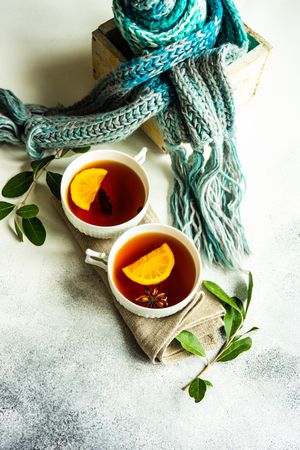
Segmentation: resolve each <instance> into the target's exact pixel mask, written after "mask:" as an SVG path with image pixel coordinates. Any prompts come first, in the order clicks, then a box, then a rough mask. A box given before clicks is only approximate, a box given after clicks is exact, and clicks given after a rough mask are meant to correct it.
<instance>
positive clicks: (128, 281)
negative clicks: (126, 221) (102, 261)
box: [112, 232, 196, 308]
mask: <svg viewBox="0 0 300 450" xmlns="http://www.w3.org/2000/svg"><path fill="white" fill-rule="evenodd" d="M112 280H113V282H114V284H115V286H116V288H117V289H118V290H119V292H120V293H121V294H122V295H123V296H124V297H126V298H127V299H128V300H130V301H131V302H133V303H135V304H136V305H139V306H143V307H145V308H165V307H170V306H174V305H176V304H177V303H179V302H181V301H182V300H183V299H185V298H186V297H187V296H188V295H189V294H190V292H191V291H192V290H193V288H194V285H195V281H196V267H195V262H194V259H193V257H192V255H191V253H190V251H189V250H188V249H187V248H186V246H185V245H184V244H182V243H181V242H180V241H179V240H178V239H177V238H175V237H173V236H170V235H168V234H164V233H158V232H148V233H143V234H138V235H137V236H134V237H132V238H130V239H129V240H128V241H127V242H126V243H125V244H124V245H123V246H122V247H121V248H119V250H118V251H117V253H116V255H115V258H114V263H113V271H112Z"/></svg>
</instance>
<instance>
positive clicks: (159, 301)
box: [135, 286, 168, 308]
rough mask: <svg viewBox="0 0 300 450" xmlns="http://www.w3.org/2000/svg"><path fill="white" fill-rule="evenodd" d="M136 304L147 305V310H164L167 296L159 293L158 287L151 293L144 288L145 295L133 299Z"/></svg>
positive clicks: (166, 304) (148, 289)
mask: <svg viewBox="0 0 300 450" xmlns="http://www.w3.org/2000/svg"><path fill="white" fill-rule="evenodd" d="M135 301H136V302H141V303H147V306H149V308H156V307H158V308H164V307H166V306H168V296H167V294H166V293H165V292H159V286H156V287H155V288H154V289H153V291H151V289H150V288H149V287H145V294H144V295H141V296H140V297H138V298H136V299H135Z"/></svg>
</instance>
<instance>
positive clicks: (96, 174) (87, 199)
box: [70, 168, 107, 211]
mask: <svg viewBox="0 0 300 450" xmlns="http://www.w3.org/2000/svg"><path fill="white" fill-rule="evenodd" d="M106 174H107V170H105V169H101V168H91V169H84V170H82V171H81V172H79V173H78V174H77V175H75V177H74V178H73V180H72V182H71V185H70V192H71V198H72V200H73V202H74V203H75V205H76V206H79V208H81V209H85V210H86V211H88V210H89V209H90V206H91V204H92V203H93V201H94V200H95V197H96V195H97V192H98V191H99V188H100V186H101V183H102V181H103V180H104V178H105V176H106Z"/></svg>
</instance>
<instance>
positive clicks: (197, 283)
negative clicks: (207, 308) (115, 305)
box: [107, 222, 202, 317]
mask: <svg viewBox="0 0 300 450" xmlns="http://www.w3.org/2000/svg"><path fill="white" fill-rule="evenodd" d="M153 227H154V228H155V227H159V228H161V229H162V233H163V230H166V231H172V233H174V232H175V234H177V235H178V237H179V236H180V237H181V238H183V239H184V240H185V241H186V242H188V243H189V245H190V246H191V248H193V252H194V254H192V255H191V256H192V258H193V261H194V264H195V267H196V272H197V271H198V274H197V273H196V277H195V282H194V285H193V287H192V289H191V291H190V292H189V294H188V295H187V296H186V297H185V298H183V299H182V300H180V301H179V302H177V303H175V305H171V306H166V307H165V308H162V309H151V308H147V307H145V306H141V305H137V304H136V303H134V302H132V301H131V300H129V299H128V298H127V297H125V296H124V295H123V294H122V293H121V292H120V291H119V289H118V288H117V286H116V284H115V282H114V280H113V276H112V272H113V263H114V259H115V255H116V253H117V251H118V250H120V249H121V248H122V246H123V245H125V243H127V242H128V240H129V239H131V238H133V237H135V236H137V235H139V234H143V232H145V233H147V232H150V233H151V232H153V233H155V232H156V231H155V230H151V229H153ZM137 230H138V233H136V231H137ZM143 230H145V231H143ZM157 232H158V233H159V232H160V231H157ZM128 234H129V235H131V236H130V237H129V238H128V239H126V240H124V238H125V237H126V236H127V235H128ZM166 234H168V233H166ZM169 236H172V237H174V236H173V235H172V234H171V233H170V234H169ZM175 239H177V240H179V239H178V238H177V237H175ZM120 241H123V242H122V244H121V245H119V246H118V244H119V242H120ZM180 242H181V243H183V245H184V246H185V248H186V249H187V250H188V251H189V253H190V254H191V253H192V252H191V251H190V249H189V248H187V245H186V244H185V243H184V242H182V241H181V240H180ZM201 274H202V262H201V258H200V254H199V252H198V250H197V248H196V246H195V244H194V242H193V241H192V240H191V239H190V238H189V237H188V236H186V235H185V234H184V233H183V232H182V231H180V230H178V228H175V227H173V226H171V225H166V224H162V223H159V222H157V223H146V224H142V225H136V226H135V227H133V228H131V229H129V230H127V231H125V232H124V233H122V234H121V235H120V236H119V237H118V238H117V240H116V241H115V242H114V244H113V246H112V247H111V249H110V252H109V255H108V260H107V276H108V280H109V283H110V284H111V287H113V288H114V289H115V290H116V291H117V293H118V295H120V296H121V297H122V300H123V301H124V302H125V303H128V304H130V305H134V309H136V310H137V311H140V312H141V315H145V312H146V311H148V310H151V312H152V314H154V312H156V314H157V317H159V316H160V313H161V312H163V311H168V312H170V314H168V315H171V314H172V312H171V311H172V310H173V309H174V310H175V311H174V313H175V312H177V311H179V310H180V309H178V305H180V304H181V303H184V302H186V299H187V298H190V301H191V300H192V298H193V296H194V295H195V294H196V292H197V290H198V289H199V286H200V284H201ZM188 303H189V302H187V304H188ZM142 312H144V314H142ZM137 314H138V313H137Z"/></svg>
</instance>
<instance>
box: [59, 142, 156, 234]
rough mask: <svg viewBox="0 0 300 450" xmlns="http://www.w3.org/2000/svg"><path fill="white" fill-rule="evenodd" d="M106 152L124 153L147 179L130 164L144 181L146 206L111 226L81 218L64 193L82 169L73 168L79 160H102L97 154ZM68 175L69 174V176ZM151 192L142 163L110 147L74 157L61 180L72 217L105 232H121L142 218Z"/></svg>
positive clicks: (66, 205)
mask: <svg viewBox="0 0 300 450" xmlns="http://www.w3.org/2000/svg"><path fill="white" fill-rule="evenodd" d="M104 152H109V153H111V154H114V155H122V157H125V158H128V160H130V161H131V162H133V163H134V164H136V165H137V167H139V169H140V170H141V171H142V173H143V175H144V178H145V180H143V179H142V178H141V177H140V175H139V174H138V173H137V171H136V170H135V169H134V168H132V167H129V166H128V167H129V168H130V169H132V170H133V171H134V172H135V174H136V175H137V176H138V177H139V179H140V180H141V182H142V183H143V186H144V189H145V203H144V206H143V208H142V209H141V211H140V212H139V213H138V214H136V215H135V216H133V217H132V218H131V219H129V220H127V221H126V222H121V223H119V224H117V225H111V226H105V225H94V224H92V223H88V222H85V221H84V220H82V219H80V218H79V217H78V216H76V215H75V214H74V213H73V211H72V210H71V209H70V207H69V205H68V202H67V201H66V198H65V196H64V194H65V193H66V190H67V188H68V186H69V184H70V182H71V179H72V178H73V177H74V176H75V175H76V173H78V172H79V171H80V168H78V169H76V170H71V169H72V168H73V167H75V166H77V164H78V161H80V160H82V161H83V163H82V166H84V164H85V163H84V161H85V160H87V161H86V163H88V162H93V161H96V160H101V159H100V158H99V157H98V158H97V156H96V154H97V155H99V156H100V155H101V154H102V153H104ZM91 156H94V157H95V158H90V157H91ZM115 161H119V160H118V159H117V158H116V159H115ZM119 162H121V161H119ZM121 164H123V162H121ZM124 164H125V163H124ZM125 165H126V164H125ZM72 166H73V167H72ZM69 170H71V173H70V174H69V173H68V171H69ZM67 175H68V177H67ZM66 178H67V182H66V181H65V179H66ZM145 181H146V183H145ZM64 184H66V186H64ZM150 193H151V186H150V180H149V177H148V174H147V172H146V171H145V169H144V167H143V166H142V165H141V164H139V163H138V162H137V161H136V160H135V159H134V157H132V156H131V155H128V154H127V153H125V152H120V151H119V150H113V149H109V148H106V149H96V150H92V151H91V152H88V153H84V154H83V155H80V156H78V157H77V158H75V159H73V161H71V162H70V163H69V164H68V165H67V167H66V168H65V170H64V173H63V176H62V181H61V186H60V195H61V202H62V205H63V206H64V207H65V208H66V209H67V211H68V214H70V216H71V217H72V219H73V220H75V221H77V222H78V223H81V224H83V225H84V226H86V227H89V228H90V229H93V230H98V231H103V232H108V231H109V232H112V233H116V232H118V231H120V232H121V231H122V230H123V229H124V227H127V226H130V224H131V222H133V221H136V220H139V221H140V220H142V218H143V217H144V215H145V211H146V209H147V208H148V205H149V200H150Z"/></svg>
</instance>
